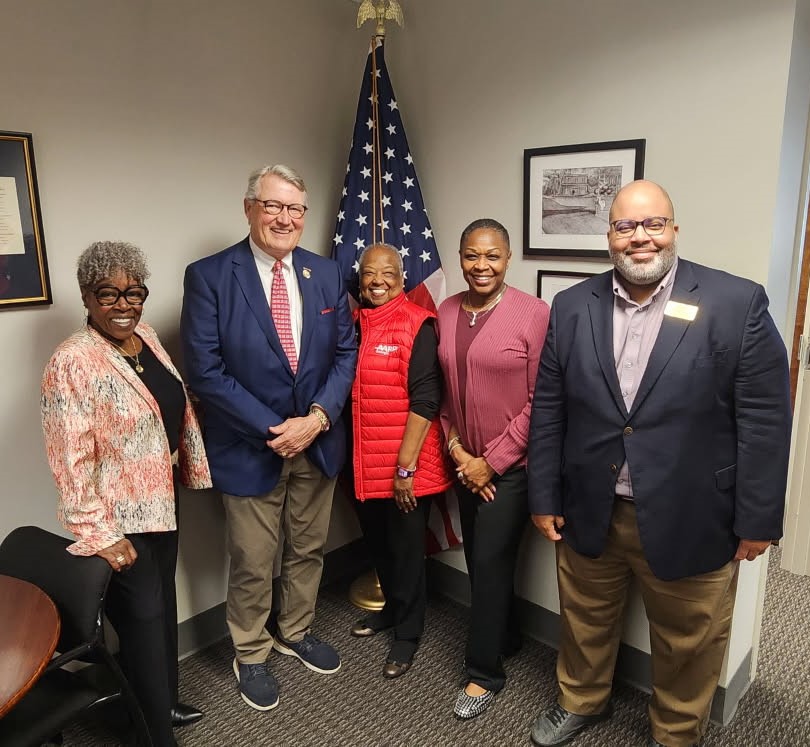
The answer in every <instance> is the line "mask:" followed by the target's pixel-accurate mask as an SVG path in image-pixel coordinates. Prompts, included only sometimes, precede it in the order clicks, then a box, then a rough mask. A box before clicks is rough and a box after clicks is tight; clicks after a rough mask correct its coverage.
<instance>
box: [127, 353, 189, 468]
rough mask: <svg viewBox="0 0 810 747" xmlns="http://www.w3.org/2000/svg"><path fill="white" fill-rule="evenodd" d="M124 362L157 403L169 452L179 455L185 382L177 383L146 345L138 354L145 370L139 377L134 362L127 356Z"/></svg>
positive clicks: (184, 406)
mask: <svg viewBox="0 0 810 747" xmlns="http://www.w3.org/2000/svg"><path fill="white" fill-rule="evenodd" d="M124 359H125V360H126V362H127V363H129V365H130V366H131V368H132V370H133V371H135V373H136V375H137V376H138V377H140V379H141V381H143V383H144V384H145V385H146V388H147V389H148V390H149V391H150V392H151V394H152V396H153V397H154V398H155V401H156V402H157V403H158V407H159V408H160V415H161V417H162V419H163V427H164V428H165V429H166V437H167V438H168V439H169V451H170V452H174V451H177V448H178V446H180V429H181V428H182V425H183V413H184V412H185V409H186V393H185V391H184V389H183V384H182V382H180V381H178V380H177V379H176V378H175V377H174V376H173V375H172V374H171V373H170V372H169V370H168V369H167V368H166V366H164V365H163V364H162V363H161V362H160V361H159V360H158V359H157V358H156V357H155V354H154V353H153V352H152V350H151V349H150V348H149V346H148V345H147V344H146V343H144V344H143V350H141V352H140V353H138V360H139V361H140V364H141V367H142V368H143V372H142V373H138V372H137V370H136V369H135V365H136V363H135V359H134V358H131V357H130V356H128V355H126V356H124Z"/></svg>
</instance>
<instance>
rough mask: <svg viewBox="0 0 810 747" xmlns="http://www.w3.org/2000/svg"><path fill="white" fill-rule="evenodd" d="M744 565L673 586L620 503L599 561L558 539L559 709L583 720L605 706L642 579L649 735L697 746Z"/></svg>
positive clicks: (628, 505)
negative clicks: (631, 593) (653, 564)
mask: <svg viewBox="0 0 810 747" xmlns="http://www.w3.org/2000/svg"><path fill="white" fill-rule="evenodd" d="M738 567H739V564H738V563H736V562H733V561H732V562H730V563H727V564H726V565H724V566H723V567H722V568H718V569H717V570H716V571H712V572H711V573H704V574H701V575H698V576H690V577H688V578H683V579H678V580H676V581H662V580H660V579H658V578H656V577H655V576H654V575H653V573H652V571H651V570H650V567H649V565H648V564H647V561H646V559H645V558H644V553H643V551H642V549H641V540H640V538H639V533H638V524H637V522H636V511H635V506H634V505H633V503H632V502H629V501H623V500H617V501H616V504H615V506H614V510H613V518H612V520H611V524H610V530H609V536H608V541H607V546H606V547H605V551H604V553H603V554H602V555H601V556H600V557H599V558H595V559H592V558H586V557H585V556H583V555H579V554H578V553H576V552H574V551H573V550H571V548H569V547H568V546H567V545H566V544H565V543H564V542H560V543H559V544H558V545H557V581H558V584H559V590H560V615H561V620H562V630H561V638H560V651H559V656H558V659H557V679H558V681H559V685H560V691H561V694H560V699H559V702H560V705H561V706H562V707H563V708H565V709H566V710H568V711H571V712H572V713H578V714H582V715H591V714H597V713H601V712H602V711H604V709H605V708H606V707H607V705H608V700H609V699H610V693H611V686H612V682H613V670H614V667H615V664H616V654H617V652H618V649H619V643H620V639H621V632H622V619H623V613H624V607H625V603H626V601H627V595H628V589H629V586H630V581H631V579H633V578H635V579H636V582H637V583H638V585H639V587H640V589H641V594H642V598H643V600H644V606H645V608H646V611H647V619H648V621H649V624H650V649H651V658H652V680H653V683H652V684H653V693H652V698H651V700H650V706H649V716H650V726H651V729H652V735H653V737H654V738H655V739H656V740H658V741H659V742H660V743H661V744H664V745H667V746H668V747H682V746H683V745H692V744H696V743H697V742H698V741H699V740H700V737H701V735H702V734H703V731H704V729H705V726H706V722H707V720H708V716H709V709H710V707H711V702H712V697H713V695H714V691H715V689H716V687H717V681H718V679H719V677H720V669H721V667H722V665H723V657H724V655H725V650H726V644H727V642H728V637H729V631H730V629H731V616H732V613H733V610H734V596H735V593H736V589H737V570H738Z"/></svg>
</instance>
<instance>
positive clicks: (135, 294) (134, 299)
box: [93, 285, 149, 306]
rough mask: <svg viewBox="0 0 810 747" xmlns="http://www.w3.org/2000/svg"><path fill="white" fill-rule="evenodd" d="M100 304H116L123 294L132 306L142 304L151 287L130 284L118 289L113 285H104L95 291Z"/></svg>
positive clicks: (94, 293)
mask: <svg viewBox="0 0 810 747" xmlns="http://www.w3.org/2000/svg"><path fill="white" fill-rule="evenodd" d="M93 295H94V296H95V297H96V301H98V305H99V306H115V304H117V303H118V299H119V298H121V296H123V297H124V299H125V300H126V302H127V303H128V304H129V305H130V306H142V305H143V302H144V301H146V298H147V296H149V288H147V287H146V286H145V285H130V286H129V288H124V290H118V288H116V287H114V286H112V285H102V286H100V287H98V288H96V289H95V290H94V291H93Z"/></svg>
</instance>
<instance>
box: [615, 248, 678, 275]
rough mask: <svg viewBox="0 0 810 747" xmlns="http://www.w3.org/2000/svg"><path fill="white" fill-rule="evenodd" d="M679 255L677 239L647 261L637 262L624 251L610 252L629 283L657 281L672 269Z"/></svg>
mask: <svg viewBox="0 0 810 747" xmlns="http://www.w3.org/2000/svg"><path fill="white" fill-rule="evenodd" d="M677 256H678V251H677V244H676V242H675V241H673V242H672V243H671V244H670V245H669V246H667V247H664V248H663V249H659V250H658V252H656V254H655V256H654V257H653V258H652V259H651V260H649V261H647V262H635V261H634V260H633V258H632V256H631V255H628V254H625V253H624V252H611V253H610V259H611V261H612V262H613V266H614V267H615V268H616V271H617V272H618V273H619V275H621V276H622V277H623V278H624V279H625V280H626V281H627V282H628V283H632V284H633V285H651V284H652V283H657V282H658V281H659V280H660V279H661V278H662V277H664V275H666V274H667V273H668V272H669V271H670V270H671V269H672V265H674V264H675V258H676V257H677Z"/></svg>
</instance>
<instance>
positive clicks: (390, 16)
mask: <svg viewBox="0 0 810 747" xmlns="http://www.w3.org/2000/svg"><path fill="white" fill-rule="evenodd" d="M366 21H376V22H377V28H376V30H375V32H374V33H375V34H376V35H377V36H385V22H386V21H395V22H396V23H397V24H398V25H399V26H402V25H403V24H404V23H405V17H404V16H403V14H402V7H401V6H400V4H399V2H398V0H363V2H362V3H360V9H359V10H358V11H357V28H360V27H361V26H362V25H363V24H364V23H365V22H366Z"/></svg>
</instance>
